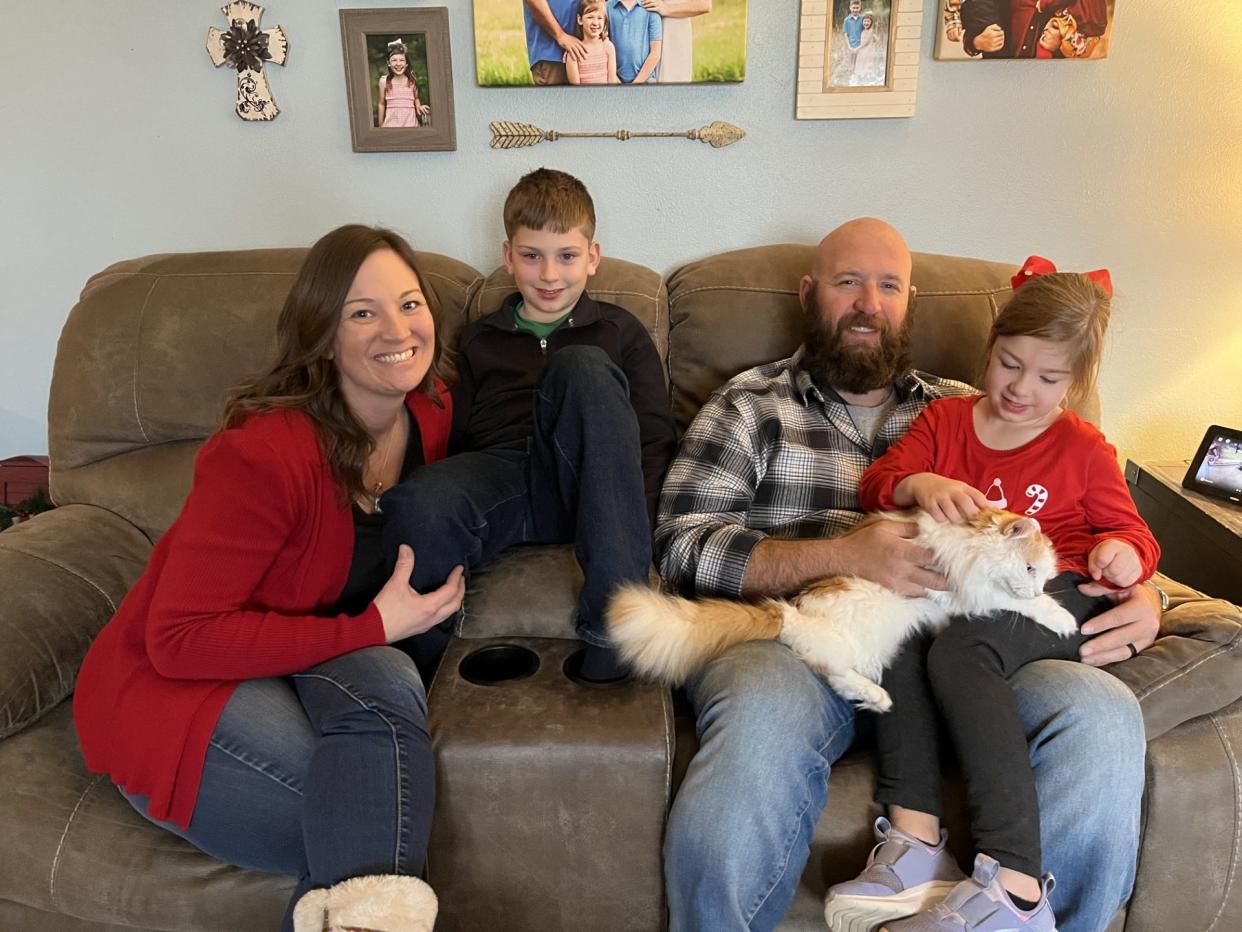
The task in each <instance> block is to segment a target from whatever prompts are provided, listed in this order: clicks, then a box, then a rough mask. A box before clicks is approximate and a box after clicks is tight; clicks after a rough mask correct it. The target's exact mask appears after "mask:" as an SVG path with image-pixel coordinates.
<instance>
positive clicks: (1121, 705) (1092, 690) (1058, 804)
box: [664, 641, 1146, 932]
mask: <svg viewBox="0 0 1242 932" xmlns="http://www.w3.org/2000/svg"><path fill="white" fill-rule="evenodd" d="M1010 682H1011V685H1012V686H1013V689H1014V693H1015V696H1016V698H1017V705H1018V714H1019V716H1020V717H1021V719H1022V722H1023V726H1024V728H1025V730H1026V735H1027V741H1028V744H1029V747H1030V757H1031V765H1032V769H1033V770H1034V773H1035V785H1036V792H1037V794H1038V797H1039V808H1040V826H1041V830H1042V833H1043V838H1044V858H1045V864H1046V866H1047V868H1048V869H1049V870H1051V871H1052V872H1053V873H1054V874H1056V877H1057V887H1056V890H1055V891H1054V892H1053V894H1052V906H1053V909H1054V910H1055V912H1056V915H1057V927H1058V928H1059V929H1061V930H1062V932H1099V930H1102V929H1104V928H1105V926H1107V924H1108V922H1109V920H1110V919H1111V918H1112V915H1113V913H1114V912H1115V911H1116V909H1117V907H1118V906H1120V905H1121V904H1122V903H1123V902H1125V900H1126V899H1127V898H1128V897H1129V895H1130V891H1131V888H1132V886H1133V883H1134V869H1135V861H1136V857H1137V851H1138V834H1139V812H1140V805H1141V801H1142V794H1143V779H1144V755H1145V750H1146V745H1145V738H1144V732H1143V722H1142V716H1141V714H1140V712H1139V707H1138V702H1137V701H1136V700H1135V698H1134V696H1133V694H1132V693H1131V692H1130V690H1129V689H1128V688H1127V687H1126V686H1125V685H1124V684H1123V683H1121V681H1119V680H1117V679H1116V678H1114V677H1112V676H1110V675H1109V674H1107V673H1105V672H1103V671H1101V670H1097V669H1094V668H1092V667H1087V666H1084V665H1082V664H1079V663H1070V662H1065V661H1056V660H1046V661H1038V662H1036V663H1032V664H1029V665H1028V666H1026V667H1024V668H1023V669H1022V670H1020V671H1018V673H1017V674H1016V675H1015V676H1014V677H1013V679H1012V680H1011V681H1010ZM688 691H689V695H690V701H691V704H692V705H693V707H694V709H695V714H696V715H697V717H698V732H699V741H700V749H699V752H698V753H697V754H696V755H695V757H694V759H693V760H692V761H691V763H690V767H689V770H688V771H687V773H686V778H685V781H684V782H683V783H682V785H681V789H680V790H679V791H678V794H677V797H676V798H675V799H674V801H673V807H672V811H671V812H670V814H669V822H668V828H667V831H666V834H665V842H664V869H665V879H666V884H667V889H668V902H669V930H670V932H688V930H703V932H731V930H768V929H773V928H775V927H776V925H777V924H778V923H779V922H780V920H781V918H782V917H783V916H784V914H785V911H786V910H787V909H788V908H789V904H790V902H791V901H792V900H793V896H794V892H795V890H796V888H797V885H798V881H799V879H800V877H801V875H802V872H803V869H804V868H805V866H806V861H807V857H808V855H809V851H810V843H811V839H812V837H813V836H814V832H815V825H816V823H817V822H818V820H819V817H820V813H821V812H822V810H823V807H824V805H825V803H826V801H827V795H828V787H827V784H828V774H829V771H830V768H831V766H832V764H833V762H834V761H836V760H837V758H839V757H840V756H841V755H842V754H844V753H845V751H846V749H847V748H848V747H849V745H850V743H851V741H852V740H853V734H854V716H853V709H852V707H851V706H850V705H849V703H847V702H845V701H844V700H842V699H841V698H840V697H838V696H837V695H836V694H835V693H833V692H832V690H831V689H829V688H828V686H827V684H825V683H824V682H823V681H822V680H820V679H819V678H818V677H816V676H815V675H814V674H812V673H811V672H810V670H809V669H808V668H807V667H806V665H805V664H803V663H802V662H801V661H799V660H798V659H797V658H795V657H794V656H793V654H792V653H790V652H789V650H788V649H787V648H785V647H784V646H783V645H781V644H778V643H776V642H773V641H756V642H752V643H748V644H742V645H739V646H737V647H734V648H731V649H730V650H728V651H726V652H725V653H724V654H723V655H722V656H721V657H719V658H718V659H717V660H715V661H713V662H712V663H710V664H708V665H707V666H706V667H705V668H704V669H703V670H702V671H700V673H699V674H698V676H696V677H695V678H694V680H692V681H691V683H690V684H689V687H688ZM859 867H860V868H861V867H862V865H861V864H860V865H859Z"/></svg>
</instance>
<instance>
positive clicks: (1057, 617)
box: [1035, 599, 1078, 638]
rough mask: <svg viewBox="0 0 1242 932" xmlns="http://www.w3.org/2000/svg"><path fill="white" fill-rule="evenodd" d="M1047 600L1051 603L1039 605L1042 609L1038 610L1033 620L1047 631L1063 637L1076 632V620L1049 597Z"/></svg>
mask: <svg viewBox="0 0 1242 932" xmlns="http://www.w3.org/2000/svg"><path fill="white" fill-rule="evenodd" d="M1048 601H1049V602H1051V603H1052V604H1051V605H1046V606H1041V608H1042V611H1040V612H1039V614H1038V616H1037V617H1036V619H1035V620H1036V621H1038V622H1039V623H1040V624H1041V625H1043V626H1044V627H1045V628H1047V629H1048V630H1049V631H1051V632H1053V633H1054V634H1059V635H1061V637H1063V638H1064V637H1069V636H1070V635H1071V634H1077V633H1078V622H1077V621H1076V620H1075V619H1074V616H1073V615H1071V614H1070V613H1069V612H1068V611H1066V610H1065V609H1064V608H1062V607H1061V606H1060V605H1058V604H1057V603H1056V602H1053V601H1052V600H1051V599H1049V600H1048Z"/></svg>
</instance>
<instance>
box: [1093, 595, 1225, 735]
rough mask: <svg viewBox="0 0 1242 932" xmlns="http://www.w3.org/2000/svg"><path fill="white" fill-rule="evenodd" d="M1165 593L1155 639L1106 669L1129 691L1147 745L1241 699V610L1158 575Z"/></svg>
mask: <svg viewBox="0 0 1242 932" xmlns="http://www.w3.org/2000/svg"><path fill="white" fill-rule="evenodd" d="M1157 582H1158V583H1159V584H1160V588H1162V589H1164V590H1165V591H1166V592H1167V593H1168V594H1169V601H1170V605H1169V610H1168V611H1167V612H1165V613H1164V617H1163V618H1162V619H1161V621H1160V637H1159V638H1157V639H1156V643H1155V644H1153V645H1152V646H1151V647H1149V648H1147V650H1145V651H1143V652H1142V653H1141V654H1139V655H1138V656H1137V657H1134V658H1132V659H1130V660H1127V661H1125V662H1123V663H1116V664H1113V665H1112V666H1111V667H1110V668H1109V670H1110V672H1112V673H1113V674H1114V675H1116V676H1117V677H1118V678H1120V679H1121V680H1123V681H1124V682H1125V683H1126V685H1127V686H1129V687H1130V688H1131V689H1132V690H1134V694H1135V696H1137V697H1138V700H1139V704H1140V705H1141V706H1142V707H1143V722H1144V724H1145V726H1146V728H1147V740H1148V741H1154V740H1155V739H1156V738H1159V737H1160V736H1161V735H1163V734H1164V733H1165V732H1167V731H1169V730H1170V729H1171V728H1175V727H1177V726H1178V725H1180V724H1181V723H1182V722H1185V721H1189V720H1190V719H1192V718H1197V717H1198V716H1200V715H1207V714H1209V713H1212V712H1216V711H1219V710H1220V709H1223V708H1225V707H1226V706H1228V705H1230V704H1231V703H1233V702H1234V701H1236V700H1237V699H1238V698H1239V697H1240V696H1242V609H1239V608H1238V606H1236V605H1234V604H1232V603H1231V602H1226V601H1225V600H1224V599H1211V598H1208V597H1207V596H1205V595H1203V594H1202V593H1200V592H1196V591H1195V590H1193V589H1191V588H1189V587H1187V586H1183V585H1182V584H1181V583H1178V582H1174V581H1173V580H1171V579H1168V578H1167V577H1165V576H1159V577H1158V578H1157Z"/></svg>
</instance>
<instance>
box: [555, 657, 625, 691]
mask: <svg viewBox="0 0 1242 932" xmlns="http://www.w3.org/2000/svg"><path fill="white" fill-rule="evenodd" d="M584 657H586V648H585V647H581V648H579V649H578V650H576V651H574V652H573V653H572V654H570V655H569V656H568V657H566V658H565V663H564V664H562V665H561V672H562V673H564V674H565V676H567V677H568V678H569V679H571V680H573V681H574V682H575V683H577V684H578V685H579V686H587V687H589V688H591V689H616V688H617V687H619V686H629V685H631V680H630V678H629V677H628V676H623V677H621V678H620V679H617V680H586V679H583V678H582V660H583V658H584Z"/></svg>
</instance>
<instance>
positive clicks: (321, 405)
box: [224, 224, 452, 502]
mask: <svg viewBox="0 0 1242 932" xmlns="http://www.w3.org/2000/svg"><path fill="white" fill-rule="evenodd" d="M380 249H391V250H392V251H393V252H395V253H396V254H397V255H398V256H400V257H401V258H402V259H403V260H404V261H405V263H406V265H408V266H409V267H410V269H411V271H413V272H414V274H415V275H416V276H418V281H419V283H420V285H421V286H422V290H423V294H424V295H425V296H426V298H427V307H428V309H429V310H430V311H431V317H432V320H433V322H434V324H435V335H436V336H435V347H434V349H433V351H432V356H431V365H430V366H429V367H428V369H427V375H426V377H425V378H424V379H423V382H422V384H421V385H419V387H418V389H417V390H418V391H421V392H423V393H424V394H426V395H428V396H429V397H430V398H431V399H432V400H433V401H435V402H436V403H437V404H440V405H443V402H442V401H441V400H440V396H439V393H438V392H437V390H436V378H437V377H438V378H440V379H441V380H443V381H446V382H447V381H449V379H450V378H451V375H452V365H451V363H450V361H449V359H448V358H447V357H446V355H445V351H444V347H443V344H442V342H441V339H440V334H441V333H443V327H442V323H443V321H442V319H441V311H440V303H439V301H438V300H437V299H436V296H435V292H434V291H433V289H432V288H431V286H430V283H429V282H428V281H427V279H426V278H424V277H423V275H422V273H421V272H419V270H418V265H417V263H416V260H415V258H414V251H413V250H412V249H411V248H410V245H409V243H407V242H406V241H405V240H404V239H402V238H401V236H399V235H398V234H396V233H394V232H393V231H392V230H385V229H382V228H379V227H368V226H363V225H361V224H349V225H348V226H343V227H338V228H337V229H335V230H333V231H332V232H331V233H328V234H327V235H326V236H324V237H322V238H321V239H320V240H319V241H318V242H317V243H315V245H314V246H312V247H311V248H310V252H308V253H307V255H306V260H305V261H304V262H303V263H302V268H301V270H300V271H299V272H298V277H297V278H296V279H295V280H294V282H293V287H292V288H290V289H289V296H288V297H287V298H286V299H285V304H284V307H283V308H282V309H281V312H280V318H279V320H278V321H277V323H276V357H275V359H274V360H273V361H272V363H271V365H270V366H268V368H267V369H266V370H264V371H263V372H261V373H260V374H259V375H256V376H253V377H251V378H248V379H246V380H245V381H243V382H242V383H241V384H240V385H238V386H237V388H235V389H234V390H233V391H232V392H231V393H230V395H229V397H228V400H227V401H226V402H225V407H224V427H225V428H226V429H227V428H230V427H236V426H238V425H239V424H241V423H242V422H243V421H245V419H246V418H247V417H249V416H250V415H251V414H255V413H258V412H260V411H270V410H273V409H294V410H298V411H304V412H305V413H306V414H307V416H308V417H310V419H311V421H312V422H313V423H314V425H315V432H316V434H317V435H318V437H319V445H320V447H321V448H322V450H323V453H324V457H325V458H326V459H327V461H328V465H329V466H330V467H331V469H332V473H333V475H334V476H335V477H336V480H337V482H338V484H339V485H340V487H341V496H342V501H343V502H349V501H352V500H354V499H355V498H357V497H359V496H361V495H362V494H363V493H364V492H365V489H364V487H363V482H362V477H363V474H364V473H365V471H366V465H367V458H368V457H369V456H370V455H371V452H372V451H373V450H374V449H375V441H374V439H373V438H372V437H371V435H370V434H369V433H368V432H367V430H366V428H365V427H363V425H362V422H361V421H359V420H358V418H357V417H355V416H354V413H353V411H351V410H350V408H349V405H348V404H347V403H346V401H345V397H344V395H343V394H342V393H341V386H340V378H339V375H338V372H337V368H336V363H335V362H333V361H332V359H331V358H329V357H330V354H331V353H332V348H333V345H334V343H335V341H336V330H337V327H339V326H340V323H341V309H342V307H344V305H345V297H346V295H348V294H349V289H350V287H351V286H352V285H353V282H354V277H355V276H356V275H357V274H358V268H359V266H361V265H362V263H363V262H364V261H366V258H367V257H368V256H370V255H371V254H372V253H373V252H376V251H377V250H380Z"/></svg>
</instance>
